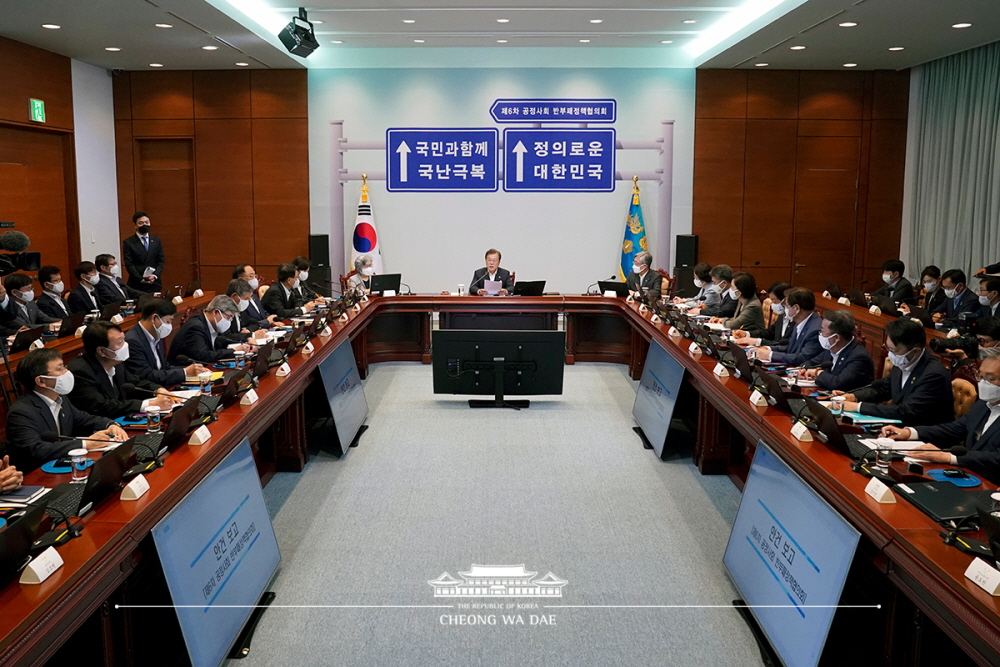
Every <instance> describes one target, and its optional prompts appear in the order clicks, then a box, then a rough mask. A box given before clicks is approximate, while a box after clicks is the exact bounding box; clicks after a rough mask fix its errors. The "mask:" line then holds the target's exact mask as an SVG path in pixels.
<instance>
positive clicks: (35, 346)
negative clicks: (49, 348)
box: [28, 338, 45, 350]
mask: <svg viewBox="0 0 1000 667" xmlns="http://www.w3.org/2000/svg"><path fill="white" fill-rule="evenodd" d="M28 347H29V348H31V349H32V350H40V349H42V348H43V347H45V343H44V342H43V341H42V339H40V338H39V339H38V340H33V341H31V345H29V346H28Z"/></svg>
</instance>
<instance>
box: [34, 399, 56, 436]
mask: <svg viewBox="0 0 1000 667" xmlns="http://www.w3.org/2000/svg"><path fill="white" fill-rule="evenodd" d="M35 393H36V394H38V396H39V397H40V398H41V399H42V400H43V401H45V405H47V406H48V407H49V412H51V413H52V421H54V422H55V423H56V433H58V434H59V435H62V429H61V428H60V427H59V411H60V410H62V396H60V397H58V398H57V399H56V400H54V401H53V400H52V399H51V398H49V397H48V396H46V395H45V394H42V393H41V392H38V391H36V392H35Z"/></svg>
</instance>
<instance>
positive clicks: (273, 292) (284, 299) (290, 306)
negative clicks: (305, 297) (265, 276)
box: [230, 264, 318, 320]
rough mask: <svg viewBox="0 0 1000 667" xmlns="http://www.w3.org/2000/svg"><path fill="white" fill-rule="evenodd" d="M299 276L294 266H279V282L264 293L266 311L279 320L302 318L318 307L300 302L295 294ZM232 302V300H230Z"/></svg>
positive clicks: (313, 303) (310, 303)
mask: <svg viewBox="0 0 1000 667" xmlns="http://www.w3.org/2000/svg"><path fill="white" fill-rule="evenodd" d="M298 274H299V272H298V269H296V268H295V266H294V265H292V264H282V265H281V266H279V267H278V281H277V282H276V283H274V284H273V285H271V286H270V287H268V288H267V291H266V292H264V298H263V299H261V301H262V302H263V304H264V309H265V310H267V312H268V313H270V314H271V315H275V316H277V318H278V319H279V320H287V319H288V318H290V317H301V316H302V315H304V314H305V313H308V312H309V311H310V310H312V309H313V308H315V307H316V306H317V305H318V304H317V303H316V302H313V301H310V302H308V303H303V302H302V301H300V300H299V298H298V294H297V293H296V292H295V288H296V287H298V283H299V279H298ZM230 301H232V300H231V299H230ZM234 307H235V306H234ZM234 312H235V311H234Z"/></svg>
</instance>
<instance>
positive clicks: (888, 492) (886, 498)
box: [865, 477, 896, 505]
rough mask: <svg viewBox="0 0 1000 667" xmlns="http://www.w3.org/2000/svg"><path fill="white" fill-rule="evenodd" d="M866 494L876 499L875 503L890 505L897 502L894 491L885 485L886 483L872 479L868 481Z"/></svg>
mask: <svg viewBox="0 0 1000 667" xmlns="http://www.w3.org/2000/svg"><path fill="white" fill-rule="evenodd" d="M865 493H867V494H868V495H869V496H871V497H872V498H874V499H875V502H879V503H883V504H886V505H887V504H890V503H894V502H896V496H895V494H893V492H892V489H890V488H889V487H888V486H886V485H885V483H884V482H882V481H881V480H878V479H876V478H874V477H872V478H871V479H870V480H868V486H866V487H865Z"/></svg>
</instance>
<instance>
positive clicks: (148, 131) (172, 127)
mask: <svg viewBox="0 0 1000 667" xmlns="http://www.w3.org/2000/svg"><path fill="white" fill-rule="evenodd" d="M132 136H133V137H193V136H194V121H193V120H189V119H183V120H181V119H177V120H134V121H132Z"/></svg>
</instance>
